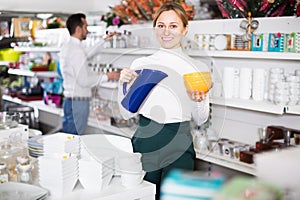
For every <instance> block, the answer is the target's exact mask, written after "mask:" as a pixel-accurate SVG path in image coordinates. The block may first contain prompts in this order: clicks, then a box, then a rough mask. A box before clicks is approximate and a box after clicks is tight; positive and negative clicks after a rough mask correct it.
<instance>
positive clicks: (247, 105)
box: [211, 97, 288, 115]
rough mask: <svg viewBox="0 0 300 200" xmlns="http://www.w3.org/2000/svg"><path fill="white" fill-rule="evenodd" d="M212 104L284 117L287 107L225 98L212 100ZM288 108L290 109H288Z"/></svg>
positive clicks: (267, 102)
mask: <svg viewBox="0 0 300 200" xmlns="http://www.w3.org/2000/svg"><path fill="white" fill-rule="evenodd" d="M211 103H212V104H214V105H222V106H228V107H233V108H240V109H246V110H253V111H259V112H265V113H273V114H279V115H282V114H284V113H285V108H286V106H284V105H276V104H274V103H271V102H269V101H254V100H246V99H224V98H220V97H219V98H212V99H211ZM287 108H288V107H287Z"/></svg>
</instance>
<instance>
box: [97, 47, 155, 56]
mask: <svg viewBox="0 0 300 200" xmlns="http://www.w3.org/2000/svg"><path fill="white" fill-rule="evenodd" d="M157 50H158V49H154V48H106V49H103V50H102V51H101V52H102V53H107V54H128V55H150V54H153V53H154V52H156V51H157Z"/></svg>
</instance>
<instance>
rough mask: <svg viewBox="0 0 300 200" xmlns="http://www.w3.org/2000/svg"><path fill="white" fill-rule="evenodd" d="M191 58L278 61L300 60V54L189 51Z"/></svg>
mask: <svg viewBox="0 0 300 200" xmlns="http://www.w3.org/2000/svg"><path fill="white" fill-rule="evenodd" d="M188 54H189V55H190V56H200V57H205V56H210V57H220V58H222V57H223V58H253V59H271V60H274V59H278V60H300V53H289V52H262V51H203V50H189V51H188Z"/></svg>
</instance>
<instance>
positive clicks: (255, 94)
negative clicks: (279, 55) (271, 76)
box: [252, 68, 266, 101]
mask: <svg viewBox="0 0 300 200" xmlns="http://www.w3.org/2000/svg"><path fill="white" fill-rule="evenodd" d="M265 82H266V72H265V69H263V68H257V69H254V70H253V82H252V98H253V100H255V101H263V100H264V97H265V86H266V83H265Z"/></svg>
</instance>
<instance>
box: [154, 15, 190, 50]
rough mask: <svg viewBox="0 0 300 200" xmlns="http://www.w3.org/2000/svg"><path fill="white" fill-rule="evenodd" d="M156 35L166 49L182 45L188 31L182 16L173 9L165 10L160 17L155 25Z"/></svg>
mask: <svg viewBox="0 0 300 200" xmlns="http://www.w3.org/2000/svg"><path fill="white" fill-rule="evenodd" d="M155 33H156V37H157V39H158V41H159V43H160V45H161V47H163V48H165V49H174V48H178V47H180V44H181V41H182V39H183V37H184V36H185V34H186V33H187V27H184V26H183V23H182V21H181V19H180V17H179V16H178V15H177V14H176V12H175V11H173V10H168V11H164V12H163V13H161V15H160V16H159V17H158V19H157V22H156V26H155Z"/></svg>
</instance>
